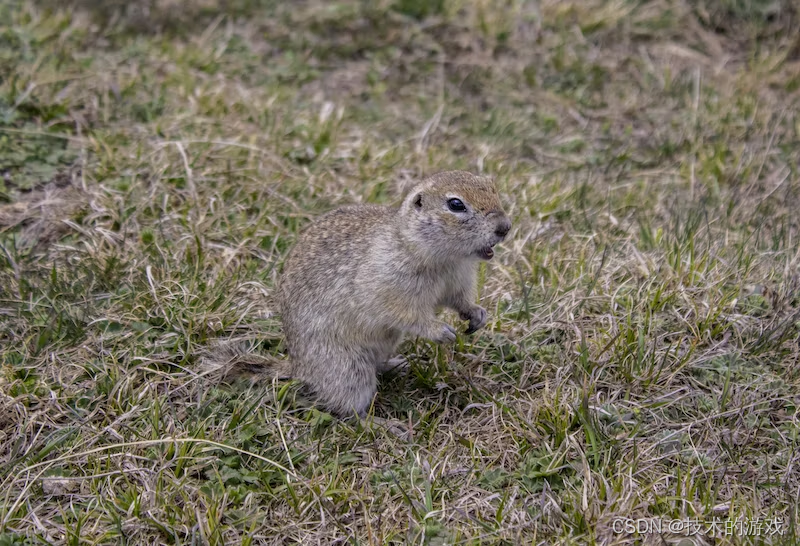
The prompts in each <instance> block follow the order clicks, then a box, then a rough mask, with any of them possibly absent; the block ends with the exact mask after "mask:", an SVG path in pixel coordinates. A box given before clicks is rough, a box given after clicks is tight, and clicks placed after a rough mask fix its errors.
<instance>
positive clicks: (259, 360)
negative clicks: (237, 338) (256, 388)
mask: <svg viewBox="0 0 800 546" xmlns="http://www.w3.org/2000/svg"><path fill="white" fill-rule="evenodd" d="M200 369H201V374H202V375H203V376H206V377H208V378H209V379H211V380H212V381H215V382H218V383H221V382H229V381H233V380H235V379H238V378H250V379H251V380H252V381H254V382H255V381H260V380H265V379H266V380H271V379H275V378H277V379H289V378H290V374H289V362H288V361H287V360H284V359H280V358H277V357H275V356H272V355H264V354H258V353H255V352H253V350H252V347H248V345H247V344H236V343H220V344H218V345H214V346H211V347H208V348H207V349H206V350H204V351H203V354H202V356H201V357H200Z"/></svg>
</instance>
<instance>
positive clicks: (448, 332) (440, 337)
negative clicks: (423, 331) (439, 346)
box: [431, 322, 456, 343]
mask: <svg viewBox="0 0 800 546" xmlns="http://www.w3.org/2000/svg"><path fill="white" fill-rule="evenodd" d="M431 340H432V341H435V342H436V343H453V342H454V341H455V340H456V331H455V330H454V329H453V327H452V326H450V325H449V324H446V323H444V322H442V323H439V331H438V333H437V334H436V335H434V336H431Z"/></svg>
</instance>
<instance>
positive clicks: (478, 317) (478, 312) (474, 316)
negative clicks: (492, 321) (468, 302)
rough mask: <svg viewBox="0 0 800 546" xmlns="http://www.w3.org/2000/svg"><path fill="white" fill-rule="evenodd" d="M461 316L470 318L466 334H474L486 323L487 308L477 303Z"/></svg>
mask: <svg viewBox="0 0 800 546" xmlns="http://www.w3.org/2000/svg"><path fill="white" fill-rule="evenodd" d="M461 318H463V319H464V320H469V326H468V327H467V329H466V330H465V331H464V333H465V334H467V335H469V334H474V333H475V332H477V331H478V330H480V329H481V328H483V326H484V325H485V324H486V309H484V308H483V307H480V306H478V305H476V306H475V307H473V308H472V309H470V310H469V313H467V314H465V315H462V316H461Z"/></svg>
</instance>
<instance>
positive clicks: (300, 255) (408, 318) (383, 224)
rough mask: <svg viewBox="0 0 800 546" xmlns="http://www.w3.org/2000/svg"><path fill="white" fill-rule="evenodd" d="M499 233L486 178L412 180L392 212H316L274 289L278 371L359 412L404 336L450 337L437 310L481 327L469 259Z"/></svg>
mask: <svg viewBox="0 0 800 546" xmlns="http://www.w3.org/2000/svg"><path fill="white" fill-rule="evenodd" d="M509 229H511V222H510V221H509V219H508V217H507V216H506V215H505V213H504V212H503V209H502V206H501V204H500V199H499V197H498V194H497V190H496V189H495V187H494V184H493V182H492V181H491V180H490V179H489V178H484V177H479V176H475V175H473V174H470V173H467V172H461V171H453V172H443V173H439V174H436V175H433V176H431V177H429V178H427V179H425V180H423V181H422V182H421V183H420V184H419V185H417V186H416V187H414V188H413V189H412V190H411V192H410V193H409V194H408V196H407V197H406V198H405V200H404V201H403V204H402V206H401V207H400V208H399V209H397V208H390V207H385V206H377V205H357V206H349V207H343V208H339V209H336V210H334V211H332V212H329V213H327V214H325V215H324V216H322V217H321V218H319V220H317V221H316V222H314V223H313V224H312V225H311V226H310V227H309V228H308V229H306V230H305V231H304V232H303V233H302V234H301V235H300V237H299V239H298V240H297V242H296V244H295V246H294V248H293V249H292V250H291V251H290V253H289V256H288V257H287V259H286V262H285V264H284V267H283V273H282V276H281V278H280V280H279V282H278V304H279V310H280V313H281V315H282V319H283V330H284V334H285V336H286V342H287V346H288V350H289V364H288V368H289V370H288V371H289V375H290V376H291V377H294V378H296V379H299V380H300V381H302V382H303V383H305V384H306V386H308V387H310V389H311V391H312V392H313V394H314V396H315V398H316V400H317V401H318V402H319V403H320V404H321V405H323V406H324V407H325V408H326V409H328V410H329V411H331V412H333V413H335V414H338V415H341V416H346V415H353V414H354V413H355V414H358V415H360V416H363V415H364V414H365V413H366V411H367V409H368V408H369V406H370V403H371V402H372V398H373V396H374V395H375V392H376V388H377V377H376V374H377V372H378V371H381V370H382V369H384V368H385V367H386V363H387V362H388V360H389V358H390V357H391V356H392V353H393V351H394V349H395V347H396V346H397V344H398V343H399V342H400V341H401V339H402V337H403V335H404V334H410V335H412V336H421V337H424V338H427V339H430V340H433V341H436V342H439V343H446V342H452V341H454V340H455V338H456V334H455V331H454V330H453V328H452V327H451V326H450V325H448V324H446V323H445V322H442V321H441V320H438V319H437V317H436V312H437V309H438V308H441V307H447V308H449V309H453V310H454V311H456V312H457V313H458V314H459V316H460V317H461V318H462V319H463V320H468V321H469V327H468V328H467V330H466V333H472V332H474V331H476V330H477V329H479V328H481V327H482V326H483V325H484V324H485V323H486V310H485V309H484V308H483V307H480V306H478V305H476V304H475V298H476V288H477V286H476V285H477V269H478V262H479V261H480V260H489V259H491V258H492V256H493V255H494V251H493V250H492V247H494V245H496V244H497V243H499V242H500V241H502V240H503V239H504V238H505V236H506V234H507V233H508V231H509Z"/></svg>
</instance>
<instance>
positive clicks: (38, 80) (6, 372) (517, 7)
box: [0, 0, 800, 544]
mask: <svg viewBox="0 0 800 546" xmlns="http://www.w3.org/2000/svg"><path fill="white" fill-rule="evenodd" d="M419 6H420V4H417V3H415V2H413V1H410V0H406V1H403V2H396V3H390V2H388V1H382V2H378V3H374V4H369V3H360V2H334V3H321V2H316V1H305V2H297V3H290V4H286V3H273V2H266V1H264V2H260V1H256V0H239V1H237V2H233V3H230V4H229V5H227V7H226V8H223V7H222V3H221V2H217V1H215V0H208V1H203V2H191V3H187V4H186V5H183V6H181V8H180V9H176V3H174V2H163V1H161V0H152V1H148V2H142V3H137V4H135V5H134V4H130V5H129V4H126V3H119V2H111V3H103V4H100V3H97V2H93V1H90V0H82V1H77V0H76V1H75V2H74V3H70V4H69V5H63V4H56V3H51V2H42V3H36V4H33V3H23V2H14V3H9V4H4V5H2V6H0V21H1V22H0V171H1V172H0V174H2V175H3V176H2V181H0V250H2V252H0V363H1V364H2V368H0V483H2V489H1V490H0V544H23V543H40V542H43V543H57V544H62V543H69V544H78V543H83V542H92V543H119V542H127V543H132V544H151V543H200V544H206V543H207V544H221V543H239V542H242V543H269V544H272V543H281V544H284V543H292V542H297V543H302V544H314V543H316V544H331V543H343V542H347V543H358V544H382V543H405V542H409V543H426V544H461V543H470V544H478V543H497V544H517V543H536V544H553V543H559V544H639V543H644V544H678V543H681V544H687V542H685V540H687V539H691V540H692V541H693V542H692V543H693V544H794V543H796V542H797V536H798V533H797V530H796V525H797V523H798V504H797V498H798V496H800V480H798V476H800V474H798V472H797V469H798V465H799V464H800V458H799V457H798V449H797V448H798V425H799V424H800V423H798V416H799V415H800V413H798V410H797V408H798V402H800V398H799V397H798V392H800V375H799V374H798V369H799V368H798V359H799V358H800V347H798V325H799V324H800V311H799V310H798V309H800V295H799V292H798V290H799V289H800V280H799V279H800V277H799V276H798V263H799V262H798V260H799V259H800V254H798V251H797V237H798V234H799V232H798V221H797V214H796V210H797V208H798V205H800V198H799V197H798V192H799V191H800V178H798V164H800V152H799V150H800V146H799V144H800V118H798V116H797V106H798V98H799V97H800V94H799V93H800V91H798V90H799V89H800V77H798V73H800V57H799V56H798V55H800V46H799V44H800V42H798V39H797V36H798V35H800V19H799V17H800V14H798V11H797V8H796V7H795V6H794V5H793V4H792V3H791V2H789V1H777V2H771V3H768V2H762V1H758V0H752V1H748V2H745V1H742V0H719V1H717V2H701V3H696V2H687V1H673V2H667V1H654V2H646V3H639V2H623V1H609V2H599V1H593V2H563V1H562V2H557V1H541V2H507V3H496V2H488V1H485V0H447V1H445V2H443V3H441V4H439V3H436V2H434V3H430V4H429V5H428V7H427V8H426V9H428V10H429V13H428V14H427V17H425V18H422V19H416V18H414V14H417V13H418V11H417V10H418V9H422V8H419ZM431 6H432V7H431ZM437 6H438V7H437ZM454 168H461V169H468V170H472V171H474V172H482V173H487V174H489V175H491V176H493V177H495V179H496V180H497V181H498V183H499V186H500V187H501V188H502V191H503V194H504V199H505V203H506V207H507V210H508V211H509V212H510V214H511V216H512V218H513V220H514V230H513V232H512V236H511V237H510V238H509V240H508V241H507V242H506V243H505V244H504V245H503V247H502V249H501V251H500V252H498V255H497V256H496V258H495V260H494V261H493V262H492V263H491V264H490V265H489V266H488V267H487V269H486V271H485V275H483V277H482V279H483V280H482V285H481V301H482V302H483V305H484V306H486V307H487V308H488V309H489V310H490V315H491V319H490V323H489V325H488V327H487V329H486V330H484V331H483V332H482V333H481V334H480V335H477V336H475V337H472V338H464V339H460V340H459V342H458V343H457V344H456V345H455V347H437V346H433V345H431V344H429V343H427V342H425V341H424V340H411V341H409V342H408V343H406V344H405V345H404V346H403V347H402V351H403V353H404V354H405V356H406V357H407V358H408V360H409V362H410V368H409V370H408V371H407V372H406V373H399V374H396V375H394V376H392V377H389V378H387V379H386V380H385V381H383V383H382V384H381V390H380V392H379V394H378V397H377V398H376V402H375V408H374V416H375V417H376V418H378V419H376V421H375V422H374V423H373V422H367V423H349V422H339V421H336V420H334V419H332V418H331V417H330V416H329V415H327V414H324V413H321V412H319V411H317V410H315V409H310V408H308V407H306V406H305V405H304V404H303V403H299V402H300V401H298V400H295V395H296V389H295V386H294V385H293V384H292V383H290V382H285V381H274V382H266V383H264V384H260V385H255V386H254V385H250V384H236V385H232V386H229V385H224V384H219V383H217V382H215V381H214V380H212V379H211V378H210V377H209V376H208V375H207V374H205V372H204V368H203V366H202V362H201V361H202V357H203V355H204V354H206V353H207V352H208V351H209V350H213V349H214V347H217V346H218V344H220V343H223V344H226V343H227V344H232V345H235V346H243V347H246V352H247V353H249V354H250V355H251V356H250V358H259V357H261V356H262V355H271V356H273V357H274V356H279V355H280V354H281V353H282V345H281V337H280V321H279V317H277V316H275V314H274V306H273V304H272V299H271V293H272V289H273V286H274V283H275V279H276V276H277V273H278V271H279V269H280V264H281V261H282V259H283V257H284V256H285V253H286V251H287V249H288V248H289V247H290V246H291V244H292V242H293V240H294V238H295V236H296V234H297V232H298V230H300V229H302V227H303V226H304V225H306V223H307V222H308V221H309V220H310V219H311V218H313V217H314V216H315V215H316V214H318V213H320V212H322V211H324V210H328V209H330V208H332V207H334V206H337V205H339V204H344V203H353V202H361V201H372V202H392V201H396V200H397V199H398V198H399V196H400V195H402V193H403V191H404V189H405V188H407V187H408V185H409V184H410V183H413V181H414V180H417V179H419V177H421V176H423V175H425V174H427V173H431V172H435V171H439V170H446V169H454ZM381 418H385V419H389V420H390V421H391V420H394V421H398V420H399V421H402V422H404V423H406V424H407V426H408V427H409V429H410V430H411V437H410V438H409V439H401V438H398V437H397V436H395V435H394V434H392V433H391V432H390V431H388V430H387V429H386V428H385V426H384V424H383V423H384V421H382V420H381ZM620 518H632V519H634V520H635V519H636V518H654V519H655V520H658V521H662V522H668V521H674V520H678V519H685V518H693V519H697V520H700V521H702V522H710V521H714V520H718V521H721V522H726V521H728V522H735V521H737V520H738V521H749V522H753V521H755V520H756V519H757V518H760V519H761V520H770V521H776V520H779V521H781V522H782V523H783V527H782V530H783V532H784V534H782V535H781V534H776V533H772V534H769V533H768V532H767V530H766V529H761V530H760V531H759V532H758V533H756V534H753V535H752V536H748V535H746V534H745V533H743V532H741V530H739V531H737V532H732V533H730V534H726V533H725V531H724V523H723V527H722V529H721V530H716V531H713V532H710V533H705V534H695V535H693V536H691V537H686V536H682V535H681V534H680V533H670V532H663V533H650V534H644V535H637V534H635V533H634V534H631V533H627V532H618V530H617V527H615V522H619V521H621V519H620ZM703 528H704V529H708V528H707V527H703ZM739 529H740V528H739ZM681 540H684V542H680V541H681ZM26 541H27V542H26Z"/></svg>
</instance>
